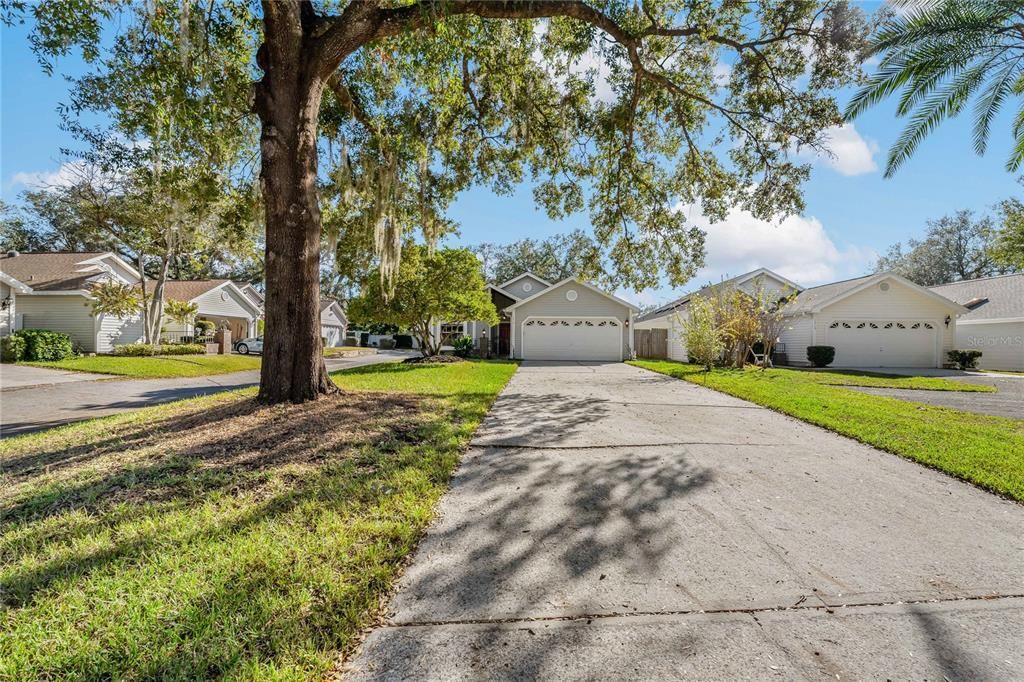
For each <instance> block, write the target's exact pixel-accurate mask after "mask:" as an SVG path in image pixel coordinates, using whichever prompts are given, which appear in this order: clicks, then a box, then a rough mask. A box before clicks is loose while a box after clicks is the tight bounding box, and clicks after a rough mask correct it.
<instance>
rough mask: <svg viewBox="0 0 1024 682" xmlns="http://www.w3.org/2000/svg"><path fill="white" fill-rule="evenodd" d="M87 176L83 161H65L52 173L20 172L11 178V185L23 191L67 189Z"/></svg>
mask: <svg viewBox="0 0 1024 682" xmlns="http://www.w3.org/2000/svg"><path fill="white" fill-rule="evenodd" d="M87 175H88V167H87V166H86V164H85V163H84V162H83V161H67V162H65V163H63V164H61V167H60V168H58V169H57V170H54V171H22V172H20V173H15V174H14V175H13V176H11V185H12V186H16V187H24V188H25V189H49V188H51V187H69V186H71V185H73V184H75V183H76V182H79V181H80V180H81V179H82V178H83V177H86V176H87Z"/></svg>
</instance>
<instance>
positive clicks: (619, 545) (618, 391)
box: [348, 362, 1024, 680]
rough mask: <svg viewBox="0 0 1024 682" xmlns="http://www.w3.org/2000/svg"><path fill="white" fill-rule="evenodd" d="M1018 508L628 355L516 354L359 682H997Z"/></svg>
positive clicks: (1022, 613)
mask: <svg viewBox="0 0 1024 682" xmlns="http://www.w3.org/2000/svg"><path fill="white" fill-rule="evenodd" d="M1021 632H1024V507H1022V506H1021V505H1018V504H1016V503H1013V502H1010V501H1007V500H1004V499H1001V498H999V497H997V496H995V495H992V494H989V493H986V492H984V491H982V490H979V489H977V488H975V487H973V486H970V485H968V484H965V483H962V482H960V481H957V480H955V479H952V478H950V477H948V476H945V475H943V474H941V473H938V472H936V471H932V470H930V469H927V468H925V467H922V466H919V465H916V464H914V463H911V462H909V461H906V460H903V459H900V458H898V457H896V456H893V455H890V454H887V453H883V452H880V451H878V450H875V449H873V448H870V447H867V446H864V445H862V444H859V443H856V442H854V441H851V440H848V439H845V438H842V437H839V436H836V435H835V434H832V433H830V432H828V431H825V430H823V429H819V428H817V427H814V426H810V425H808V424H804V423H802V422H799V421H796V420H793V419H790V418H788V417H785V416H783V415H780V414H777V413H775V412H772V411H769V410H767V409H764V408H761V407H758V406H756V405H753V404H751V403H747V402H745V401H742V400H739V399H736V398H732V397H730V396H726V395H724V394H721V393H717V392H715V391H711V390H709V389H705V388H702V387H700V386H695V385H693V384H689V383H686V382H682V381H678V380H675V379H672V378H669V377H665V376H662V375H658V374H654V373H651V372H647V371H644V370H641V369H638V368H634V367H631V366H628V365H625V364H586V363H540V362H533V363H524V365H523V366H522V368H521V369H520V370H519V371H518V372H517V374H516V375H515V376H514V377H513V379H512V381H511V382H510V383H509V385H508V387H507V388H506V389H505V391H504V392H503V393H502V394H501V396H499V398H498V400H497V401H496V403H495V405H494V407H493V409H492V410H491V412H490V414H489V416H488V417H487V419H486V420H485V422H484V424H483V425H482V426H481V429H480V430H479V432H478V434H477V437H476V438H475V440H474V442H473V447H471V449H470V451H469V452H468V453H467V455H466V457H465V458H464V460H463V463H462V465H461V467H460V468H459V470H458V471H457V473H456V475H455V478H454V480H453V483H452V489H451V491H450V493H449V494H448V495H446V496H445V498H444V499H443V500H442V502H441V505H440V516H439V519H438V520H437V522H436V523H435V524H434V526H433V527H432V528H431V529H430V531H429V532H428V534H427V536H426V537H425V539H424V540H423V542H422V544H421V545H420V548H419V550H418V551H417V553H416V555H415V558H414V561H413V563H412V565H411V566H410V567H409V569H408V571H407V572H406V575H405V576H404V578H403V580H402V581H401V584H400V588H399V590H398V592H397V594H396V595H395V597H394V599H393V601H392V603H391V604H390V608H389V613H388V619H387V622H386V623H385V624H384V625H383V626H382V627H380V628H378V629H376V630H375V631H373V632H372V633H371V634H370V635H369V637H368V638H367V641H366V642H365V644H364V646H363V649H362V651H361V652H360V654H359V655H358V657H357V658H356V660H355V661H354V662H353V663H352V664H351V666H350V668H349V670H348V675H349V677H350V678H351V679H359V680H363V679H368V680H369V679H439V680H441V679H460V678H477V677H492V678H569V679H594V678H605V679H607V678H628V679H639V678H644V679H649V678H652V677H654V678H670V677H671V678H676V677H680V676H694V677H699V678H705V679H706V678H734V677H738V678H755V679H757V678H766V677H776V676H781V677H786V678H796V679H820V678H821V677H823V676H826V677H829V678H831V679H836V678H837V677H838V678H839V679H859V678H886V677H888V678H908V677H909V678H918V679H922V678H928V679H932V678H934V679H942V678H943V676H945V677H946V678H948V679H968V678H970V679H1012V678H1020V677H1021V671H1022V670H1024V647H1022V646H1021V640H1020V636H1019V635H1020V633H1021Z"/></svg>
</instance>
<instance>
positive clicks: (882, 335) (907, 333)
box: [826, 319, 941, 367]
mask: <svg viewBox="0 0 1024 682" xmlns="http://www.w3.org/2000/svg"><path fill="white" fill-rule="evenodd" d="M940 325H941V323H939V322H935V321H923V320H900V319H880V320H833V321H832V322H830V323H829V325H828V332H827V341H826V343H827V345H829V346H834V347H835V349H836V357H835V360H834V361H833V362H832V366H833V367H935V366H936V365H937V360H936V355H937V353H938V350H937V346H938V334H939V326H940Z"/></svg>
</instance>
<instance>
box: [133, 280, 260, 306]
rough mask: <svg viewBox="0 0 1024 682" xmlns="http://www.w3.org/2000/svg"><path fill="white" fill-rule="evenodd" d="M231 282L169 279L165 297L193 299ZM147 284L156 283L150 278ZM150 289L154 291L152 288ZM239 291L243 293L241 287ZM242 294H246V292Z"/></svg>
mask: <svg viewBox="0 0 1024 682" xmlns="http://www.w3.org/2000/svg"><path fill="white" fill-rule="evenodd" d="M229 282H231V280H229V279H183V280H178V279H169V280H167V284H166V286H165V287H164V298H173V299H177V300H179V301H191V300H193V299H196V298H199V297H200V296H202V295H203V294H205V293H208V292H211V291H213V290H214V289H219V288H220V287H222V286H224V285H225V284H228V283H229ZM147 284H149V285H150V286H153V285H155V284H156V283H155V282H153V281H152V280H149V281H147ZM236 288H237V285H236ZM150 290H151V291H152V289H150ZM239 293H242V292H241V290H240V289H239ZM242 295H243V296H245V294H244V293H243V294H242ZM245 298H247V299H248V296H245Z"/></svg>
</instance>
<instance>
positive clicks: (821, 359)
mask: <svg viewBox="0 0 1024 682" xmlns="http://www.w3.org/2000/svg"><path fill="white" fill-rule="evenodd" d="M835 359H836V349H835V346H807V360H808V361H809V362H810V363H811V364H812V365H813V366H815V367H828V366H829V365H831V364H832V361H833V360H835Z"/></svg>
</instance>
